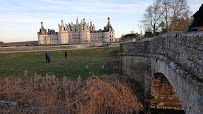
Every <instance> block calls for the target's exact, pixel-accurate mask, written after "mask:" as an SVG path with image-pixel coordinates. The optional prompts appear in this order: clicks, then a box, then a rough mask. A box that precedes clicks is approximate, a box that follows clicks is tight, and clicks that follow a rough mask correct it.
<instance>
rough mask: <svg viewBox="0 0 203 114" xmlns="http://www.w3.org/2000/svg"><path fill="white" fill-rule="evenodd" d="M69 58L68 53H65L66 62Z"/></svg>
mask: <svg viewBox="0 0 203 114" xmlns="http://www.w3.org/2000/svg"><path fill="white" fill-rule="evenodd" d="M67 56H68V54H67V51H65V59H66V60H67Z"/></svg>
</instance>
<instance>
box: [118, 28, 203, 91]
mask: <svg viewBox="0 0 203 114" xmlns="http://www.w3.org/2000/svg"><path fill="white" fill-rule="evenodd" d="M120 46H121V54H124V55H125V54H127V55H137V56H150V57H155V58H156V57H157V58H160V57H162V58H167V59H166V60H170V61H173V62H174V63H175V64H177V67H181V69H183V70H184V73H185V74H187V75H190V77H191V78H192V79H193V80H196V81H195V82H200V83H201V85H202V83H203V32H168V33H165V34H162V35H160V36H158V37H156V38H150V39H145V40H143V41H138V42H129V43H121V44H120ZM185 78H187V77H185ZM202 90H203V89H200V91H202Z"/></svg>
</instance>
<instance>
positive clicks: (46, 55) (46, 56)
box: [45, 53, 48, 63]
mask: <svg viewBox="0 0 203 114" xmlns="http://www.w3.org/2000/svg"><path fill="white" fill-rule="evenodd" d="M45 58H46V63H48V53H46V54H45Z"/></svg>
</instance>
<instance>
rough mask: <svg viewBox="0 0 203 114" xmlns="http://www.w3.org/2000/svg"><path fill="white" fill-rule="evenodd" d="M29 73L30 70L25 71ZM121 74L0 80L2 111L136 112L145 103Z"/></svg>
mask: <svg viewBox="0 0 203 114" xmlns="http://www.w3.org/2000/svg"><path fill="white" fill-rule="evenodd" d="M25 76H26V72H25ZM117 77H118V75H111V76H102V77H101V78H98V77H96V76H94V75H93V76H92V77H90V78H88V79H87V80H85V81H82V80H81V79H80V77H79V78H78V79H77V80H69V79H67V78H66V77H63V78H62V79H58V78H56V77H55V76H49V75H46V76H45V77H41V76H39V75H37V74H35V76H34V77H33V78H28V77H21V78H17V77H7V78H1V80H0V100H6V101H16V102H17V105H10V104H8V103H0V108H1V111H0V113H84V114H86V113H134V112H138V111H139V110H142V109H143V107H142V104H141V103H140V102H139V101H138V100H137V98H136V96H135V95H134V94H132V91H131V90H130V89H129V88H128V86H127V85H126V84H122V83H120V82H119V80H118V78H117Z"/></svg>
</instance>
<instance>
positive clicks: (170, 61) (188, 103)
mask: <svg viewBox="0 0 203 114" xmlns="http://www.w3.org/2000/svg"><path fill="white" fill-rule="evenodd" d="M202 43H203V32H195V33H194V32H191V33H185V32H169V33H166V34H162V35H160V36H158V37H155V38H149V39H145V40H142V41H138V42H127V43H124V42H123V43H121V44H120V48H121V49H120V51H121V67H122V72H123V74H126V75H128V76H129V77H130V78H132V79H133V80H135V81H137V82H138V83H139V84H140V85H141V86H142V87H144V93H145V96H148V94H151V86H152V79H153V77H154V74H156V73H162V74H163V75H164V76H165V77H166V78H167V80H168V81H169V83H170V84H171V85H172V87H173V88H174V91H175V92H176V93H177V95H178V98H179V100H180V102H181V104H182V106H183V108H184V111H185V113H186V114H201V113H202V112H203V107H202V106H203V89H202V88H203V75H202V73H203V62H202V58H203V55H202V51H203V48H202V45H200V44H202ZM148 97H149V96H148Z"/></svg>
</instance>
